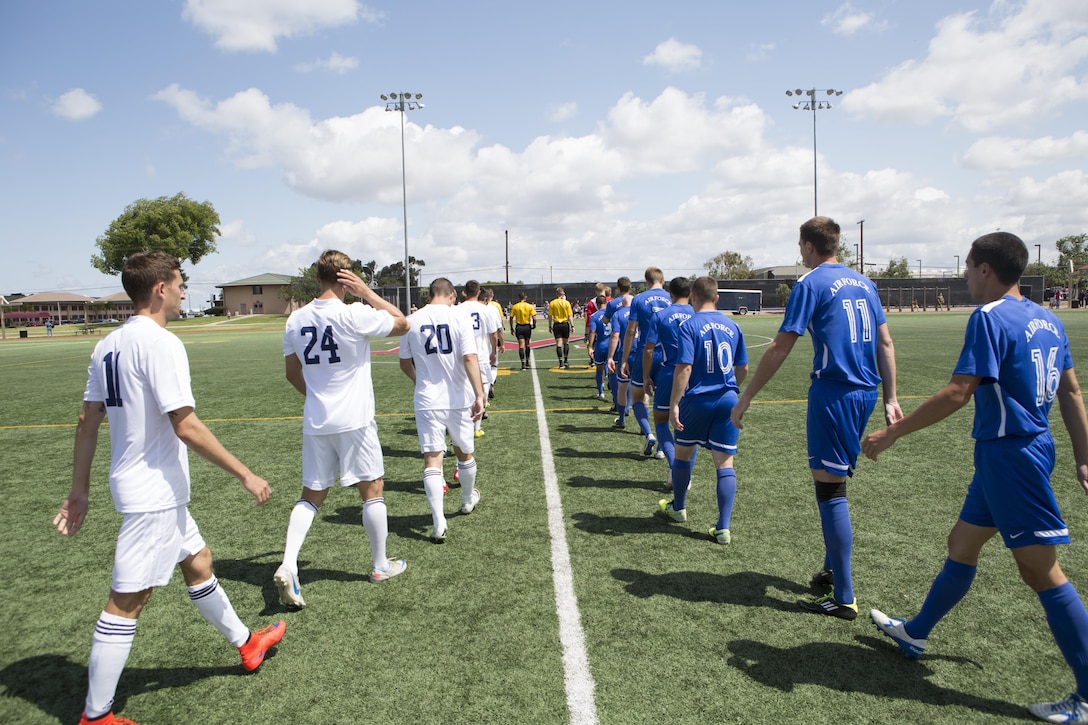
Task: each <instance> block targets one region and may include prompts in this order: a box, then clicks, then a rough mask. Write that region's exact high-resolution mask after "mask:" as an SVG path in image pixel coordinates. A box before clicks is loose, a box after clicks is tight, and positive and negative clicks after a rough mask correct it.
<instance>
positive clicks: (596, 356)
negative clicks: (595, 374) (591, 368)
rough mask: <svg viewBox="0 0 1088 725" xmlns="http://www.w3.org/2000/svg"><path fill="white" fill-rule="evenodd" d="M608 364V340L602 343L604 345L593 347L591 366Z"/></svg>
mask: <svg viewBox="0 0 1088 725" xmlns="http://www.w3.org/2000/svg"><path fill="white" fill-rule="evenodd" d="M607 362H608V340H605V341H604V345H594V346H593V364H594V365H604V364H605V363H607Z"/></svg>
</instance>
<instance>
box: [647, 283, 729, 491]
mask: <svg viewBox="0 0 1088 725" xmlns="http://www.w3.org/2000/svg"><path fill="white" fill-rule="evenodd" d="M690 295H691V280H689V279H688V278H687V277H674V278H673V279H672V280H671V281H670V282H669V297H670V298H672V304H671V305H669V306H668V307H666V308H665V309H663V310H659V311H658V312H656V313H655V314H654V316H653V318H652V319H651V320H650V330H649V332H647V333H646V346H645V348H644V349H643V351H642V369H643V371H648V373H647V374H646V375H645V376H644V378H643V379H644V380H645V388H646V394H647V395H649V396H650V399H651V400H652V401H653V406H654V432H655V433H657V453H656V454H654V455H655V457H657V458H664V459H665V460H666V461H667V462H668V464H669V472H670V473H669V479H668V480H669V481H670V483H669V486H670V487H671V486H672V483H671V481H672V473H671V472H672V464H673V460H674V458H675V455H674V450H675V446H674V444H673V437H672V430H671V429H670V428H669V407H670V399H671V397H672V379H673V373H674V372H675V370H676V360H677V358H678V357H679V355H680V340H679V338H678V333H679V330H680V324H681V323H682V322H684V321H685V320H689V319H691V316H692V315H694V314H695V311H694V310H693V309H692V307H691V305H689V304H688V297H689V296H690ZM714 296H715V300H716V299H717V288H715V293H714Z"/></svg>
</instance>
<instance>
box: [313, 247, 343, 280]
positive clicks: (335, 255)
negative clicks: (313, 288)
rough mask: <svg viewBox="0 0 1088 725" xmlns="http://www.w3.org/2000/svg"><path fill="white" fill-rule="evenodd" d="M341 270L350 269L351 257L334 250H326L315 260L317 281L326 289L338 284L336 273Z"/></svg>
mask: <svg viewBox="0 0 1088 725" xmlns="http://www.w3.org/2000/svg"><path fill="white" fill-rule="evenodd" d="M342 269H351V257H349V256H348V255H346V254H344V253H343V252H340V251H337V250H335V249H326V250H325V251H324V252H322V253H321V256H320V257H318V258H317V281H318V282H320V283H321V284H324V285H325V286H326V287H329V286H332V285H334V284H336V283H337V282H339V280H338V279H337V278H336V273H337V272H339V271H340V270H342Z"/></svg>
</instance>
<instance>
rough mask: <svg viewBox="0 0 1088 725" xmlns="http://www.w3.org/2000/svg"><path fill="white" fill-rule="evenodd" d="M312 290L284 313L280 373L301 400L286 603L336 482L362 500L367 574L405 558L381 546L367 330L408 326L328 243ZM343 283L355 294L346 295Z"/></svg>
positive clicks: (292, 598)
mask: <svg viewBox="0 0 1088 725" xmlns="http://www.w3.org/2000/svg"><path fill="white" fill-rule="evenodd" d="M317 283H318V285H319V289H320V293H319V294H318V296H317V298H316V299H314V300H313V301H312V302H310V303H309V304H308V305H306V306H305V307H303V308H301V309H298V310H295V311H294V312H293V313H291V316H290V317H289V318H287V327H286V329H285V331H284V333H283V362H284V367H285V370H286V375H287V380H288V381H289V382H290V383H291V385H293V386H294V387H295V389H296V390H298V392H300V393H302V394H303V395H304V396H306V402H305V404H304V405H303V409H302V496H301V497H300V498H299V500H298V501H297V502H296V503H295V507H294V508H293V509H292V510H291V518H290V520H289V521H288V524H287V540H286V543H285V544H284V548H283V563H282V564H280V566H279V568H277V569H276V573H275V574H274V575H273V577H272V580H273V581H274V582H275V584H276V589H277V590H279V594H280V601H281V602H283V604H284V606H286V607H287V608H288V609H302V608H303V607H305V606H306V602H305V601H304V600H303V598H302V588H301V585H300V583H299V576H298V554H299V551H300V550H301V549H302V544H303V542H304V541H305V540H306V534H307V533H309V531H310V526H312V525H313V522H314V517H315V516H316V515H317V510H318V509H319V508H320V507H321V504H322V503H324V502H325V498H326V496H328V494H329V489H331V488H332V487H333V486H335V485H336V481H337V475H338V474H339V480H340V485H341V486H353V487H354V488H355V489H356V490H357V491H358V492H359V495H360V496H361V497H362V500H363V513H362V519H363V528H364V529H365V530H366V535H367V539H368V540H369V542H370V553H371V558H372V560H373V567H372V569H371V571H370V581H372V582H381V581H385V580H386V579H390V578H392V577H394V576H396V575H398V574H400V573H401V572H403V571H404V570H405V568H406V566H407V565H406V564H405V562H404V560H403V559H396V560H391V559H389V557H388V556H387V555H386V551H385V541H386V538H387V536H388V534H389V523H388V518H387V512H386V506H385V497H384V496H383V488H384V480H383V476H384V475H385V466H384V462H383V460H382V446H381V443H379V442H378V426H377V423H376V422H375V420H374V383H373V381H372V380H371V376H370V338H372V337H395V336H399V335H403V334H404V333H405V332H406V331H407V330H408V321H407V319H406V318H405V317H404V315H403V314H402V313H401V311H400V310H399V309H397V308H396V306H394V305H393V304H391V303H389V302H387V301H386V300H385V299H383V298H382V297H381V296H379V295H378V294H377V293H376V292H374V291H373V290H371V289H370V288H369V287H367V285H366V283H365V282H363V280H362V279H360V278H359V277H358V276H357V275H356V274H355V273H354V272H352V271H351V258H350V257H348V255H346V254H344V253H343V252H338V251H336V250H334V249H330V250H328V251H326V252H324V253H323V254H322V255H321V257H320V258H319V259H318V260H317ZM347 292H351V293H352V294H353V295H355V296H356V297H358V298H359V299H361V300H363V301H364V302H366V303H367V304H366V305H364V304H362V303H361V302H353V303H352V304H350V305H348V304H344V297H345V295H346V293H347Z"/></svg>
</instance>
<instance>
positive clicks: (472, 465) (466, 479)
mask: <svg viewBox="0 0 1088 725" xmlns="http://www.w3.org/2000/svg"><path fill="white" fill-rule="evenodd" d="M457 476H458V478H459V479H460V481H461V503H468V502H469V501H471V500H472V489H474V488H475V487H476V459H475V458H470V459H468V460H467V461H465V462H463V463H462V462H461V461H458V462H457Z"/></svg>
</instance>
